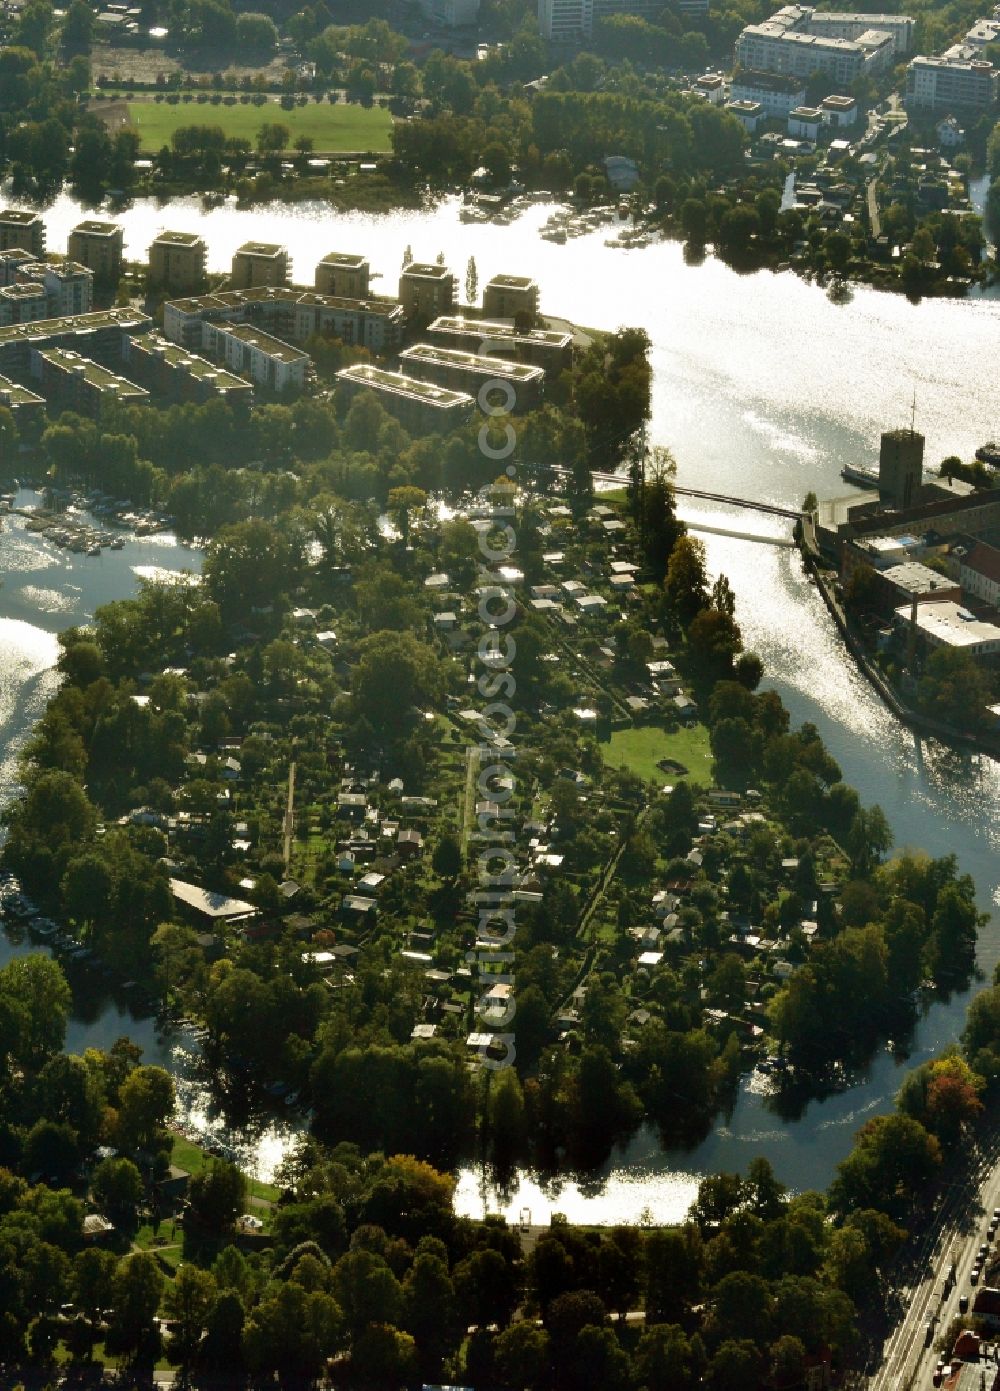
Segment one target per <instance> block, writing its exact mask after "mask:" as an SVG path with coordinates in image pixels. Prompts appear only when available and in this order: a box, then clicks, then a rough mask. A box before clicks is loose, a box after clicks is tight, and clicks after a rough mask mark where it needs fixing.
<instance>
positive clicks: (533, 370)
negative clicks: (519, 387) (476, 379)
mask: <svg viewBox="0 0 1000 1391" xmlns="http://www.w3.org/2000/svg"><path fill="white" fill-rule="evenodd" d="M399 360H400V362H432V363H438V364H440V365H441V366H442V367H461V368H465V369H467V370H469V371H474V372H480V373H482V375H483V376H484V377H501V378H502V379H503V380H504V381H511V382H537V381H542V380H543V379H544V377H545V370H544V368H542V367H533V366H532V365H531V364H530V363H528V362H511V360H510V359H509V358H506V357H486V356H485V355H484V354H482V353H470V352H466V351H465V350H464V349H463V348H444V347H439V346H438V345H437V344H436V343H415V344H414V345H413V347H412V348H406V349H405V350H404V351H403V352H401V353H400V355H399Z"/></svg>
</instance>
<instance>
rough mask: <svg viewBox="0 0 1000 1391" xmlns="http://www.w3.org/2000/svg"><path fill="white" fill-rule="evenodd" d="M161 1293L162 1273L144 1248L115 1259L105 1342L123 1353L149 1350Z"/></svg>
mask: <svg viewBox="0 0 1000 1391" xmlns="http://www.w3.org/2000/svg"><path fill="white" fill-rule="evenodd" d="M162 1294H163V1276H162V1275H161V1274H160V1269H159V1266H158V1265H157V1263H156V1259H155V1257H154V1256H153V1255H151V1254H150V1252H148V1251H136V1252H134V1253H133V1254H132V1255H131V1256H126V1257H125V1259H124V1260H123V1261H121V1262H119V1265H118V1269H117V1271H116V1272H115V1277H114V1280H113V1282H112V1287H111V1310H110V1317H109V1319H108V1336H107V1340H106V1341H107V1346H108V1350H109V1351H112V1350H114V1351H116V1352H121V1353H124V1354H126V1356H137V1355H139V1354H141V1353H143V1352H145V1351H146V1350H153V1349H154V1347H155V1343H156V1341H157V1338H156V1328H155V1324H154V1322H153V1321H154V1319H155V1318H156V1313H157V1310H158V1309H159V1307H160V1298H161V1296H162Z"/></svg>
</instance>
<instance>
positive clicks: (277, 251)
mask: <svg viewBox="0 0 1000 1391" xmlns="http://www.w3.org/2000/svg"><path fill="white" fill-rule="evenodd" d="M236 254H237V256H273V257H278V256H284V255H286V254H287V253H286V251H285V248H284V247H283V246H279V245H278V243H277V242H273V241H248V242H244V243H243V245H242V246H241V247H239V249H238V250H237V252H236Z"/></svg>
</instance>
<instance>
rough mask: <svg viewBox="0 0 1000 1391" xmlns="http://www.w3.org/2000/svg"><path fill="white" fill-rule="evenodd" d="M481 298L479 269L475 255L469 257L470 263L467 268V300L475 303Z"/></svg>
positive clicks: (467, 302)
mask: <svg viewBox="0 0 1000 1391" xmlns="http://www.w3.org/2000/svg"><path fill="white" fill-rule="evenodd" d="M478 298H479V271H478V270H477V269H476V258H475V256H470V257H469V264H468V265H467V266H466V268H465V302H466V304H475V302H476V300H477V299H478Z"/></svg>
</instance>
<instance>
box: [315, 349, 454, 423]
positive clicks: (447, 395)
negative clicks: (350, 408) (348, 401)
mask: <svg viewBox="0 0 1000 1391" xmlns="http://www.w3.org/2000/svg"><path fill="white" fill-rule="evenodd" d="M337 382H338V386H339V387H340V388H341V389H343V390H344V391H346V392H347V393H348V395H349V396H350V397H352V398H353V397H354V396H357V395H359V394H360V393H361V392H363V391H372V392H374V393H375V395H376V396H377V397H378V399H379V401H380V402H381V404H382V405H383V406H384V407H385V409H386V410H387V411H389V412H390V413H391V414H392V415H394V416H395V417H396V418H397V420H399V421H400V422H401V424H402V425H404V426H405V427H406V428H407V429H408V430H413V431H414V432H421V433H422V432H427V431H438V430H450V429H453V428H454V427H455V426H457V425H460V424H462V423H463V421H466V420H469V419H471V417H472V413H473V410H474V408H475V402H474V401H473V399H472V397H471V396H470V395H468V393H467V392H464V391H451V390H449V389H448V388H447V387H443V386H435V385H433V384H432V383H430V382H422V381H417V380H415V379H414V378H413V377H406V376H404V375H403V374H402V373H401V372H387V371H385V370H384V369H383V368H381V367H372V366H370V365H369V364H368V363H362V362H359V363H355V365H354V366H353V367H345V368H344V370H343V371H342V372H338V373H337Z"/></svg>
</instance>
